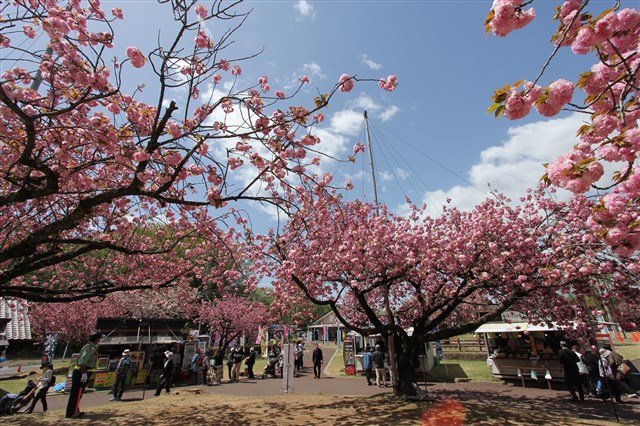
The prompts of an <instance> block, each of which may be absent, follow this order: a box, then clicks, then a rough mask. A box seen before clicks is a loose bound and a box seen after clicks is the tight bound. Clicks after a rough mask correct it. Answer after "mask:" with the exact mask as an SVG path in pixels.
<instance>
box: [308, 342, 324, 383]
mask: <svg viewBox="0 0 640 426" xmlns="http://www.w3.org/2000/svg"><path fill="white" fill-rule="evenodd" d="M311 361H312V362H313V377H314V378H315V379H319V378H320V370H321V369H322V364H323V363H324V360H323V358H322V349H320V347H319V346H318V344H317V343H316V348H315V349H314V350H313V352H312V354H311Z"/></svg>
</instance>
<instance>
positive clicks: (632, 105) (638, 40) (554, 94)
mask: <svg viewBox="0 0 640 426" xmlns="http://www.w3.org/2000/svg"><path fill="white" fill-rule="evenodd" d="M532 3H534V2H533V1H523V0H495V1H494V2H493V6H492V8H491V10H490V12H489V14H488V16H487V20H486V24H485V25H486V29H487V32H491V33H493V34H494V35H497V36H500V37H504V36H507V35H508V34H509V33H510V32H512V31H514V30H516V29H520V28H523V27H525V26H526V25H527V24H529V23H530V22H531V21H532V20H533V19H534V18H535V9H534V8H533V7H531V4H532ZM602 3H603V2H598V6H600V7H601V6H602ZM604 3H607V2H604ZM607 4H610V5H611V8H609V9H606V10H603V11H602V12H601V13H599V14H597V15H596V13H593V12H592V11H590V8H589V7H590V2H589V1H588V0H566V1H562V2H559V6H558V7H557V12H556V14H555V16H554V19H555V20H556V21H558V29H557V31H556V32H555V33H554V34H553V35H552V37H551V42H552V43H553V44H554V46H555V48H554V50H553V53H552V54H551V56H550V57H549V58H548V60H547V62H546V63H545V65H544V67H543V68H542V71H541V72H540V74H539V75H538V76H537V77H536V78H535V79H533V81H524V80H521V81H518V82H516V83H514V84H510V85H506V86H505V87H504V88H502V89H498V90H496V92H495V94H494V96H493V101H494V103H493V105H492V106H491V107H490V108H489V110H490V111H494V112H495V114H496V116H504V117H506V118H508V119H510V120H516V119H520V118H522V117H525V116H526V115H528V114H529V112H530V111H531V110H532V108H533V109H535V110H536V111H537V112H538V113H539V114H541V115H543V116H545V117H551V116H555V115H556V114H558V113H560V112H561V111H563V110H564V111H575V112H579V113H581V114H584V118H585V124H584V125H582V126H581V127H580V128H579V129H576V130H577V134H578V136H579V138H580V143H578V144H577V145H576V146H574V148H573V149H572V150H571V151H570V152H568V153H566V154H564V155H561V156H560V157H558V158H557V159H556V160H555V161H554V162H552V163H551V164H548V165H547V166H546V173H545V175H544V180H545V181H546V182H547V183H548V184H552V185H555V186H558V187H561V188H565V189H568V190H570V191H573V192H574V193H577V194H582V193H585V192H587V191H589V190H590V189H592V188H594V189H598V190H600V191H602V192H600V194H601V195H600V196H599V197H600V199H599V202H598V203H597V204H596V205H595V206H594V208H593V210H592V213H591V215H590V217H589V221H588V225H589V229H590V230H591V231H592V232H594V233H595V234H597V235H599V236H601V237H602V238H603V239H604V241H606V243H607V244H609V245H610V246H611V247H613V249H614V250H615V251H616V253H618V254H620V255H627V256H629V255H633V254H634V253H635V252H636V251H637V250H638V249H639V248H640V233H639V232H638V226H637V225H638V220H639V211H640V210H639V204H638V200H639V199H640V197H638V195H639V194H640V192H639V191H640V173H639V169H638V165H637V163H636V161H637V152H638V150H639V149H640V129H639V128H638V118H639V117H640V102H639V100H640V90H639V88H640V55H639V54H638V53H639V46H640V11H638V9H637V7H636V8H622V7H621V2H620V1H611V2H608V3H607ZM635 6H637V4H636V5H635ZM562 48H569V49H571V51H572V52H573V53H574V54H576V55H592V56H593V57H594V65H593V66H592V67H591V69H590V70H585V72H584V73H582V74H581V75H580V76H579V78H578V79H577V81H575V82H571V81H568V80H565V79H559V80H556V81H552V82H550V83H549V84H548V85H546V86H542V85H541V83H540V82H541V81H542V79H543V77H544V71H545V69H546V68H547V66H548V65H549V63H550V62H551V61H552V60H553V58H554V57H555V56H556V55H557V54H558V52H559V51H560V49H562ZM576 90H580V91H582V92H583V95H584V98H583V100H582V102H581V103H580V102H577V101H574V100H573V98H574V92H575V91H576ZM606 164H611V165H613V166H614V168H615V172H613V173H612V174H611V175H605V167H604V166H605V165H606ZM604 177H608V178H610V182H611V183H609V180H607V179H604ZM603 182H604V183H603Z"/></svg>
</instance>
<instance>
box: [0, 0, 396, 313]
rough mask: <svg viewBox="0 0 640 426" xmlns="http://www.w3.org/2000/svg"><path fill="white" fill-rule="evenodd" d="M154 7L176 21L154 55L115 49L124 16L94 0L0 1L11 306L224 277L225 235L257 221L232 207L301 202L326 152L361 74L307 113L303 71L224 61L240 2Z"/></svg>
mask: <svg viewBox="0 0 640 426" xmlns="http://www.w3.org/2000/svg"><path fill="white" fill-rule="evenodd" d="M158 3H159V4H158V5H155V7H159V8H169V9H170V12H171V16H172V19H170V20H168V21H167V22H163V23H162V33H160V31H159V30H158V34H157V40H158V46H157V47H156V48H154V49H152V50H150V51H143V50H141V49H139V48H137V47H135V46H128V47H126V48H125V47H123V46H118V45H117V43H116V41H117V39H116V31H115V28H116V27H117V25H116V21H117V20H121V19H124V17H125V12H124V11H123V10H121V9H118V8H116V9H112V10H111V11H110V12H108V11H106V10H104V9H103V8H102V6H101V4H100V1H99V0H89V1H88V2H86V3H85V2H81V1H79V0H69V1H63V0H16V1H12V2H4V3H3V4H2V5H0V15H1V17H2V19H1V20H0V45H1V46H2V50H3V55H2V56H3V59H2V60H3V63H6V64H12V65H11V66H6V67H3V69H2V73H1V75H0V217H2V223H0V237H1V238H2V245H1V246H0V296H7V297H16V298H24V299H26V300H32V301H58V302H63V301H71V300H79V299H84V298H91V297H94V296H98V297H104V296H105V295H107V294H109V293H113V292H117V291H123V290H138V289H143V288H152V289H158V288H162V287H167V286H176V285H189V284H190V283H191V282H192V281H193V280H194V279H202V275H203V272H207V274H209V275H214V274H215V273H216V271H215V270H214V271H210V270H208V269H207V268H208V267H209V266H210V265H211V264H213V263H215V262H212V261H211V259H209V257H211V256H212V255H213V254H216V256H223V257H224V258H228V257H229V253H237V249H236V248H235V247H237V244H238V243H235V242H233V241H232V237H236V236H237V235H235V234H234V233H233V232H227V231H221V230H220V229H226V228H227V226H233V225H234V221H239V222H240V223H242V222H245V221H247V220H248V219H247V217H245V216H242V215H240V213H239V210H236V209H234V208H233V206H232V205H231V203H238V202H241V201H249V202H256V203H264V204H270V205H274V206H277V207H283V208H287V209H288V208H290V207H291V206H290V205H289V204H288V203H289V201H288V200H287V199H286V198H284V197H283V195H282V189H283V188H289V187H292V186H295V185H296V180H297V179H298V178H299V177H303V176H305V175H306V174H307V173H308V172H307V169H308V168H309V167H315V166H317V165H318V164H319V163H320V159H321V157H322V155H321V152H322V146H321V145H320V142H321V141H320V138H319V137H317V136H315V135H314V134H313V133H312V130H313V128H314V126H315V125H317V124H318V123H320V122H322V120H323V115H322V114H321V113H320V110H322V109H323V108H325V107H326V106H327V104H328V102H329V101H330V100H331V99H332V97H333V96H334V95H335V94H336V93H338V92H348V91H349V90H351V89H352V87H353V85H354V82H357V81H362V80H363V79H359V78H357V77H356V76H349V75H347V74H345V75H343V76H341V77H340V78H339V80H338V81H337V82H336V84H335V85H334V86H333V87H332V88H331V89H330V90H329V91H327V92H320V93H321V94H320V95H319V96H318V97H317V98H316V99H315V100H314V102H313V103H311V102H309V103H310V104H311V106H309V107H305V106H303V105H299V104H293V100H294V97H296V96H297V95H298V93H299V91H300V88H302V87H303V86H304V85H307V84H309V79H308V77H306V76H300V79H299V82H298V86H297V88H294V89H292V90H290V91H286V90H273V91H272V88H271V87H270V84H269V79H268V77H267V76H262V77H260V78H259V79H258V80H257V81H255V82H252V83H246V86H245V87H241V84H243V80H242V79H241V75H242V67H241V64H243V62H244V61H246V60H248V59H251V58H252V57H253V56H255V55H256V53H250V54H249V55H246V56H239V57H230V56H228V55H232V52H230V50H229V48H230V46H231V45H232V44H233V43H232V41H233V40H232V36H233V34H234V33H235V31H237V30H239V29H240V27H241V26H242V24H243V22H244V21H245V19H246V18H247V15H248V12H244V11H242V10H241V5H240V3H241V2H240V1H237V2H233V1H232V2H228V3H227V2H221V1H207V2H201V3H198V2H197V1H195V0H186V1H185V0H171V1H165V0H161V1H159V2H158ZM149 7H154V6H151V5H150V6H149ZM211 28H214V29H215V30H212V29H211ZM214 31H216V32H215V33H214ZM168 35H170V36H168ZM25 46H30V47H29V48H26V47H25ZM110 52H113V53H110ZM110 58H113V59H110ZM14 64H15V65H14ZM143 72H144V74H142V73H143ZM373 81H375V82H377V83H379V85H380V87H381V88H382V89H383V90H388V91H390V90H393V89H394V88H395V87H396V85H397V81H396V78H395V76H389V77H388V78H385V79H375V80H373ZM138 82H144V84H138ZM176 94H178V95H176ZM176 98H178V99H180V98H184V99H185V100H184V101H183V102H181V103H180V104H179V103H178V102H177V101H176V100H175V99H176ZM285 102H292V104H290V105H288V106H284V105H282V104H283V103H285ZM311 150H313V154H310V152H311ZM215 212H220V213H217V217H215V218H214V217H213V216H214V214H215ZM203 241H205V242H206V245H204V244H202V242H203ZM231 262H233V261H231ZM218 264H219V265H227V266H228V262H227V261H221V262H220V263H218ZM217 269H220V268H217ZM237 271H238V270H237V269H236V268H233V267H227V268H226V270H225V271H221V272H220V276H223V275H226V274H234V273H237Z"/></svg>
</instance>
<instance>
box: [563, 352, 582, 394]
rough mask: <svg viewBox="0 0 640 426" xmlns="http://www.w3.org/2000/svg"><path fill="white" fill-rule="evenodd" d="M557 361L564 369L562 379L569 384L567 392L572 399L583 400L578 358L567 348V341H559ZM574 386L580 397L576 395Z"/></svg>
mask: <svg viewBox="0 0 640 426" xmlns="http://www.w3.org/2000/svg"><path fill="white" fill-rule="evenodd" d="M558 361H560V364H562V368H563V369H564V379H565V381H566V383H567V385H568V386H569V393H570V394H571V399H572V400H573V401H584V391H583V390H582V384H581V383H580V370H579V368H578V363H579V362H580V358H579V357H578V355H576V353H575V352H573V351H572V350H571V349H569V345H568V344H567V342H564V341H562V342H560V351H559V352H558ZM576 388H577V389H578V394H579V395H580V399H578V397H577V396H576Z"/></svg>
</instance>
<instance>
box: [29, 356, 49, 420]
mask: <svg viewBox="0 0 640 426" xmlns="http://www.w3.org/2000/svg"><path fill="white" fill-rule="evenodd" d="M41 368H42V376H40V377H38V385H37V386H38V387H37V389H38V390H37V391H36V392H37V393H36V396H35V397H34V398H33V399H32V400H31V405H30V406H29V409H28V410H27V413H33V409H34V408H35V407H36V403H37V402H38V401H41V402H42V412H43V413H46V412H47V408H48V407H47V392H49V388H50V387H51V386H53V385H54V384H55V382H56V378H55V376H54V375H53V365H52V364H50V363H44V364H42V367H41Z"/></svg>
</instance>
